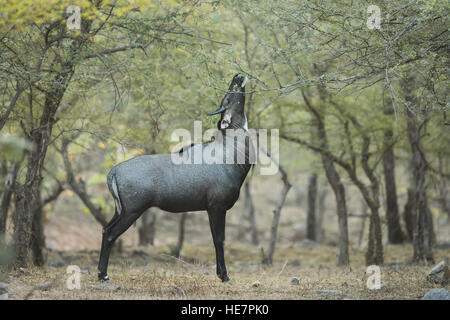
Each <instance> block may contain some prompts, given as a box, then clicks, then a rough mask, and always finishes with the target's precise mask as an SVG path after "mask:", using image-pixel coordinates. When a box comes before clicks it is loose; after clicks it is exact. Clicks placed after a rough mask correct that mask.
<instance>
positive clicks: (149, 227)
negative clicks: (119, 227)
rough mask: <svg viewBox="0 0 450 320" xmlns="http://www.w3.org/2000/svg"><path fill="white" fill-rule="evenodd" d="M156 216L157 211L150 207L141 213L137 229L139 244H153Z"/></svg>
mask: <svg viewBox="0 0 450 320" xmlns="http://www.w3.org/2000/svg"><path fill="white" fill-rule="evenodd" d="M156 216H157V212H156V211H155V210H153V209H151V208H150V209H148V210H147V211H146V212H144V214H143V215H142V218H141V226H140V227H139V229H138V232H139V245H141V246H146V245H151V246H153V245H154V244H155V233H156V228H155V226H156Z"/></svg>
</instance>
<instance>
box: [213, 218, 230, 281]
mask: <svg viewBox="0 0 450 320" xmlns="http://www.w3.org/2000/svg"><path fill="white" fill-rule="evenodd" d="M225 215H226V210H217V209H216V210H208V217H209V226H210V227H211V234H212V238H213V241H214V247H215V248H216V266H217V270H216V272H217V276H218V277H219V278H220V279H221V280H222V282H229V281H230V278H228V275H227V268H226V266H225V257H224V252H223V243H224V241H225Z"/></svg>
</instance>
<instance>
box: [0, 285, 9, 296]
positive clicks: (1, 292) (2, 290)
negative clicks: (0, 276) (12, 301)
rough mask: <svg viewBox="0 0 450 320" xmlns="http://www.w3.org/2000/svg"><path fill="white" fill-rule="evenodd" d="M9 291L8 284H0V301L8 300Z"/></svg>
mask: <svg viewBox="0 0 450 320" xmlns="http://www.w3.org/2000/svg"><path fill="white" fill-rule="evenodd" d="M8 294H9V289H8V284H6V283H4V282H0V300H6V299H8Z"/></svg>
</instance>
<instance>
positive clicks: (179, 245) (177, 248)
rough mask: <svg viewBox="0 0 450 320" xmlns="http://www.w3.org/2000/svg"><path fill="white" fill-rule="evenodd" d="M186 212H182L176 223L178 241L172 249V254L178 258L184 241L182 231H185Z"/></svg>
mask: <svg viewBox="0 0 450 320" xmlns="http://www.w3.org/2000/svg"><path fill="white" fill-rule="evenodd" d="M187 216H188V214H187V212H183V213H182V214H181V217H180V222H179V224H178V243H177V245H176V246H175V247H174V249H173V250H172V255H173V256H175V257H177V258H179V257H180V253H181V249H182V248H183V243H184V233H185V224H186V218H187Z"/></svg>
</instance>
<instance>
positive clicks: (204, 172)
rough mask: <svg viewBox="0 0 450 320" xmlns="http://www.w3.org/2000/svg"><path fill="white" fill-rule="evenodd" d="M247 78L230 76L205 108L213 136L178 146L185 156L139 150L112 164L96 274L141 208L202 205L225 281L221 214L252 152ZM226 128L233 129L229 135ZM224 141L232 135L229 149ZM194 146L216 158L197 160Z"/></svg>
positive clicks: (174, 209) (219, 271) (231, 202)
mask: <svg viewBox="0 0 450 320" xmlns="http://www.w3.org/2000/svg"><path fill="white" fill-rule="evenodd" d="M246 81H247V78H246V77H245V76H242V75H239V74H237V75H235V76H234V78H233V80H232V81H231V84H230V87H229V89H228V92H227V93H226V94H225V96H224V98H223V99H222V102H221V104H220V107H219V109H217V110H216V111H214V112H211V113H210V114H209V115H215V114H220V115H221V117H220V121H219V122H218V124H217V126H218V129H219V131H218V133H217V134H216V139H214V140H213V141H212V142H208V143H203V144H193V145H191V146H190V147H187V148H183V149H181V150H180V151H179V152H178V154H177V156H180V158H183V159H184V160H186V159H187V161H184V162H182V163H174V161H173V155H174V154H170V153H169V154H156V155H143V156H138V157H135V158H133V159H130V160H128V161H125V162H122V163H120V164H118V165H116V166H115V167H114V168H112V170H111V171H110V173H109V174H108V180H107V181H108V187H109V191H110V192H111V194H112V196H113V198H114V203H115V213H114V216H113V218H112V219H111V221H110V222H109V223H108V224H107V225H106V226H105V227H104V229H103V238H102V247H101V251H100V259H99V264H98V272H99V273H98V278H99V280H103V281H108V280H109V279H108V276H107V267H108V260H109V255H110V252H111V248H112V246H113V244H114V241H115V240H116V239H117V238H118V237H119V236H120V235H121V234H122V233H124V232H125V231H126V230H127V229H128V228H129V227H130V226H131V225H132V224H133V222H134V221H136V219H138V218H139V217H140V216H141V214H142V213H143V212H144V211H145V210H147V209H148V208H150V207H158V208H160V209H162V210H164V211H168V212H175V213H178V212H186V211H201V210H206V211H207V212H208V217H209V225H210V228H211V233H212V238H213V242H214V246H215V249H216V266H217V275H218V277H219V278H220V279H221V280H222V281H223V282H228V281H229V278H228V275H227V269H226V267H225V258H224V252H223V243H224V240H225V214H226V212H227V210H229V209H231V207H233V205H234V204H235V202H236V201H237V199H238V197H239V191H240V189H241V186H242V183H243V182H244V179H245V177H246V176H247V173H248V171H249V169H250V167H251V165H252V163H253V162H252V161H251V160H250V158H251V157H252V154H254V151H253V146H252V143H251V142H250V139H249V137H248V134H247V119H246V117H245V114H244V104H245V83H246ZM233 129H234V130H233ZM230 132H233V135H234V136H233V135H231V138H230V137H229V133H230ZM242 136H244V137H245V138H244V139H243V140H244V143H242V139H240V138H242ZM236 138H237V139H236ZM236 140H237V141H236ZM227 141H228V142H230V141H231V145H232V148H231V149H230V148H229V146H230V144H229V143H226V142H227ZM225 145H227V147H225ZM230 150H231V151H232V152H233V153H234V154H235V155H234V156H233V155H232V157H231V158H232V160H234V161H228V158H227V160H226V161H225V160H224V161H221V160H223V159H224V155H225V156H227V157H228V156H229V152H230ZM218 151H219V152H218ZM222 151H223V152H222ZM195 152H201V153H202V154H207V155H209V160H211V159H213V160H218V158H221V159H220V160H219V161H216V162H214V161H206V162H208V163H204V162H202V163H201V164H197V162H194V161H192V159H193V158H194V154H195ZM236 153H237V158H240V159H242V157H241V156H242V155H243V156H244V161H236V160H235V158H236Z"/></svg>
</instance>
